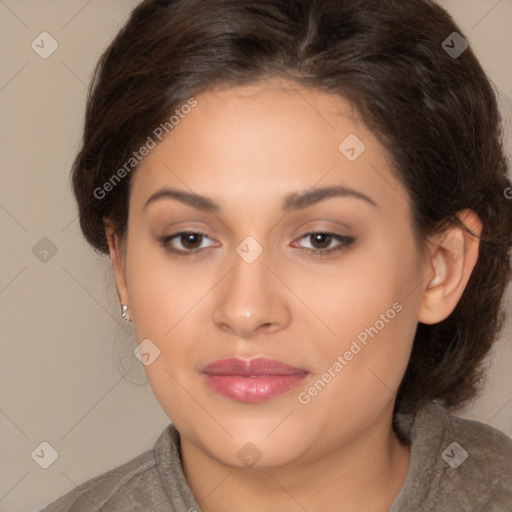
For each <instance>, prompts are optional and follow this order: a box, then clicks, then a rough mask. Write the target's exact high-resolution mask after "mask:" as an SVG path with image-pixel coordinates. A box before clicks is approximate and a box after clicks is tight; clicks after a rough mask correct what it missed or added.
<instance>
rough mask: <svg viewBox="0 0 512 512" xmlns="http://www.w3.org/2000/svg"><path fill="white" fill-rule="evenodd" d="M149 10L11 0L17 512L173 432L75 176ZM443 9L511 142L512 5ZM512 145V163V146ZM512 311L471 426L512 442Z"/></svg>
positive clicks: (10, 451) (5, 312)
mask: <svg viewBox="0 0 512 512" xmlns="http://www.w3.org/2000/svg"><path fill="white" fill-rule="evenodd" d="M136 3H137V2H136V1H135V0H123V1H121V0H103V1H100V0H90V1H86V0H80V1H78V0H72V1H70V0H45V1H43V0H39V1H35V0H32V1H29V0H16V1H15V0H0V33H1V34H2V36H1V39H2V41H1V42H2V45H1V50H0V52H1V62H2V67H1V72H0V73H1V74H0V119H1V123H0V130H1V139H0V140H1V143H2V148H1V155H2V156H1V166H2V167H1V168H2V173H1V185H0V228H1V230H2V238H1V240H2V241H1V245H0V251H1V262H2V265H1V269H0V311H1V331H0V332H1V343H2V346H1V363H0V442H1V450H2V453H1V455H0V461H1V470H0V510H1V511H4V512H5V511H9V512H25V511H35V510H38V509H39V508H40V507H42V506H43V505H44V504H46V503H48V502H49V501H51V500H53V499H55V498H57V497H58V496H60V495H62V494H63V493H65V492H67V491H69V490H71V489H72V488H73V487H74V486H75V485H76V484H78V483H81V482H83V481H84V480H86V479H88V478H90V477H92V476H95V475H97V474H99V473H101V472H104V471H106V470H107V469H109V468H111V467H113V466H116V465H118V464H121V463H122V462H124V461H126V460H128V459H129V458H131V457H134V456H135V455H137V454H139V453H141V452H142V451H144V450H145V449H148V448H150V447H151V446H152V445H153V442H154V441H155V439H156V437H157V436H158V434H159V433H160V432H161V430H162V429H163V428H164V427H165V425H166V424H167V423H168V418H167V417H166V416H165V415H164V413H163V412H162V411H161V410H160V408H159V406H158V404H157V403H156V400H155V399H154V398H153V396H152V394H151V391H150V389H149V385H147V384H144V383H145V377H144V374H143V372H142V370H141V367H140V366H139V363H138V361H137V360H136V359H135V358H134V357H133V354H132V353H131V350H132V348H133V346H132V343H133V340H132V338H131V330H130V327H129V326H126V325H125V324H124V323H123V322H122V321H121V320H120V319H119V315H118V304H117V299H116V297H115V294H114V288H113V283H112V279H111V276H110V272H109V262H108V260H107V258H105V257H98V256H97V255H95V254H94V253H93V252H92V250H91V249H90V248H89V247H88V246H87V245H86V243H85V242H84V241H83V240H82V237H81V234H80V232H79V228H78V223H77V219H76V209H75V204H74V201H73V198H72V195H71V192H70V188H69V179H68V176H69V168H70V164H71V162H72V159H73V156H74V154H75V152H76V149H77V147H78V142H79V137H80V131H81V128H82V116H83V112H84V102H85V95H86V90H87V89H86V84H87V83H88V81H89V79H90V77H91V72H92V69H93V66H94V64H95V63H96V61H97V59H98V57H99V55H100V53H101V51H102V50H103V49H104V47H105V46H106V45H107V43H108V42H109V41H110V40H111V38H112V37H113V36H114V34H115V33H116V31H117V30H118V29H119V28H120V26H121V24H122V23H123V21H124V20H125V18H126V16H127V14H128V13H129V11H130V10H131V9H132V8H133V7H134V6H135V5H136ZM441 4H442V5H443V6H444V7H446V8H447V9H448V10H449V11H450V12H451V13H452V14H453V16H454V17H455V19H456V21H458V23H459V24H460V26H461V28H462V30H463V31H465V32H466V35H467V37H468V39H469V40H470V43H471V45H472V47H473V49H474V50H475V52H476V54H477V55H478V56H479V58H480V59H481V61H482V63H483V65H484V67H485V69H486V70H487V72H488V73H489V75H490V77H491V79H492V80H493V82H494V83H495V84H496V86H497V87H498V88H499V90H500V94H501V106H502V110H503V113H504V115H505V116H506V119H507V126H508V128H507V129H508V140H509V141H510V134H511V133H512V131H511V129H510V127H511V125H512V100H511V98H512V76H511V62H510V55H512V30H510V28H511V27H510V22H511V20H512V1H511V0H501V1H497V0H443V1H442V2H441ZM43 31H46V32H48V33H50V34H51V36H52V37H53V38H55V40H56V41H57V42H58V45H59V46H58V49H57V50H56V51H55V53H53V54H52V55H51V56H50V57H49V58H47V59H42V58H41V57H40V56H39V55H38V54H37V53H36V52H35V51H34V50H33V49H32V48H31V42H32V41H33V40H34V39H35V38H36V37H37V36H38V35H39V34H40V33H41V32H43ZM447 36H448V34H447ZM454 87H456V84H454ZM508 148H509V153H510V151H511V149H512V144H510V142H508ZM504 200H505V199H504ZM42 237H47V238H49V239H50V240H51V241H52V243H53V244H54V245H55V247H56V248H57V253H56V254H55V255H53V256H51V253H50V254H49V255H48V261H47V262H42V261H40V260H39V259H38V258H36V256H35V255H34V254H33V252H32V248H33V247H34V245H35V244H36V243H37V242H38V241H39V240H40V239H41V238H42ZM50 256H51V257H50ZM507 308H508V313H509V315H508V322H507V326H506V328H505V331H504V333H503V336H502V339H501V341H500V343H499V344H498V345H497V346H496V350H495V353H494V354H493V357H492V358H489V365H490V374H489V378H488V381H487V385H486V388H485V392H484V394H483V396H482V398H481V399H480V400H479V401H478V402H477V403H476V404H475V405H474V407H472V408H470V409H466V410H465V411H464V415H465V416H468V417H471V418H475V419H478V420H480V421H483V422H485V423H489V424H490V425H492V426H494V427H496V428H499V429H501V430H503V431H504V432H506V433H507V435H509V436H512V378H511V375H512V343H511V341H512V309H511V305H510V301H509V302H508V304H507ZM130 367H131V370H130ZM122 374H125V375H126V379H123V377H122ZM43 441H46V442H48V443H50V444H51V445H52V446H53V447H54V448H55V450H56V451H57V452H58V458H57V460H56V461H55V463H53V464H52V465H51V466H50V467H49V468H48V469H42V468H41V467H39V466H38V465H37V464H36V463H35V462H34V460H33V459H32V458H31V453H32V452H33V450H34V449H35V448H36V447H37V446H38V445H39V444H40V443H41V442H43Z"/></svg>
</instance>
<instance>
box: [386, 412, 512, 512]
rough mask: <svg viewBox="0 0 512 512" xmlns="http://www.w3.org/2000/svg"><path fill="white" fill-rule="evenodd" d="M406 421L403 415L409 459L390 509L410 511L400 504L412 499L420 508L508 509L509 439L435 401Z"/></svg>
mask: <svg viewBox="0 0 512 512" xmlns="http://www.w3.org/2000/svg"><path fill="white" fill-rule="evenodd" d="M408 421H409V420H408V419H407V417H403V418H402V419H401V420H399V423H400V422H401V424H402V427H403V428H404V430H405V431H408V432H407V436H408V437H409V438H410V439H411V461H410V465H409V472H408V474H407V477H406V481H405V483H404V486H403V488H402V491H401V493H400V494H399V496H398V498H397V500H396V506H395V507H393V508H392V509H391V511H392V512H401V511H402V510H406V509H407V510H409V508H405V504H406V503H407V507H409V506H410V505H411V499H412V500H413V501H414V500H415V499H417V500H418V505H420V503H421V506H420V510H425V511H427V510H432V511H433V510H435V511H436V512H442V511H453V510H468V511H469V510H471V511H473V510H475V511H479V510H482V511H483V510H485V511H486V512H502V511H504V510H511V509H512V440H511V439H510V438H509V437H507V436H506V435H505V434H503V433H502V432H500V431H499V430H496V429H494V428H492V427H490V426H489V425H486V424H484V423H481V422H478V421H474V420H468V419H463V418H459V417H457V416H454V415H453V414H451V413H449V412H448V411H447V410H446V409H444V408H443V407H442V406H440V405H438V404H429V405H427V406H426V407H424V408H423V409H421V410H420V411H419V413H418V415H417V416H416V418H415V419H414V421H413V422H410V424H409V425H407V423H408ZM415 494H416V495H417V498H412V496H413V495H415ZM399 505H401V506H399ZM402 507H403V508H402ZM426 507H428V508H426Z"/></svg>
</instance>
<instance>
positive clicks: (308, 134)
mask: <svg viewBox="0 0 512 512" xmlns="http://www.w3.org/2000/svg"><path fill="white" fill-rule="evenodd" d="M195 100H196V101H197V105H196V106H195V107H194V108H192V109H190V112H189V113H188V114H186V115H183V116H182V117H181V119H180V120H179V123H178V124H177V125H176V126H175V127H174V128H173V129H172V131H171V132H170V133H169V135H168V136H167V137H166V138H164V139H163V141H162V142H161V143H159V144H158V145H157V147H156V148H155V149H153V150H152V151H151V152H150V153H149V155H148V156H147V157H146V158H145V159H144V160H143V162H142V163H141V165H140V166H139V169H138V170H137V172H136V173H135V175H134V176H133V182H132V190H133V196H134V199H135V200H136V201H139V200H140V201H142V200H143V199H144V198H146V199H147V197H149V195H150V194H152V193H154V191H155V190H156V189H158V187H164V186H173V187H179V188H181V189H185V190H187V189H188V190H189V191H194V192H197V193H201V194H205V195H208V196H210V197H218V198H219V201H221V200H230V199H231V200H238V201H241V200H242V199H245V200H248V199H249V198H251V197H252V198H254V199H255V200H258V199H259V200H260V201H263V200H264V199H267V198H268V197H270V196H273V195H276V196H280V197H282V196H283V195H284V194H285V192H289V191H292V190H295V189H297V190H299V189H300V190H302V189H307V188H311V187H314V186H315V185H317V184H318V185H322V186H329V185H344V186H347V187H351V188H359V189H365V190H366V191H368V192H371V191H372V189H374V190H375V191H378V189H379V187H380V188H382V177H381V178H378V175H379V173H380V175H382V173H383V172H386V173H387V174H388V175H389V176H387V178H388V180H392V181H393V180H394V177H393V176H392V175H391V172H390V165H389V163H388V155H387V153H386V151H385V150H384V148H383V147H382V146H381V145H380V143H379V142H378V140H377V138H376V137H375V136H374V135H373V134H372V133H371V132H370V131H369V130H368V129H367V128H366V127H365V125H364V123H363V122H362V121H361V120H360V119H359V117H358V115H357V112H356V111H355V109H354V108H353V107H352V105H351V104H350V103H349V102H348V101H347V100H345V99H343V98H340V97H338V96H333V95H331V94H328V93H325V92H321V91H318V90H313V89H307V88H304V87H300V86H298V85H293V86H292V85H291V84H290V85H289V84H286V83H282V82H281V83H276V82H269V83H260V84H258V85H250V86H242V87H232V88H225V89H222V90H214V91H209V92H206V93H204V94H202V95H199V96H197V97H196V98H195ZM376 173H377V174H376ZM394 185H395V187H396V186H400V185H399V184H398V183H395V184H394Z"/></svg>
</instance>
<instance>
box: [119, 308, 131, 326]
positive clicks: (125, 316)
mask: <svg viewBox="0 0 512 512" xmlns="http://www.w3.org/2000/svg"><path fill="white" fill-rule="evenodd" d="M127 311H128V306H125V305H124V304H121V318H122V319H123V320H124V321H125V322H131V320H130V317H129V316H128V313H127Z"/></svg>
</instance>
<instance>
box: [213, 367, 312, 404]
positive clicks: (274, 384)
mask: <svg viewBox="0 0 512 512" xmlns="http://www.w3.org/2000/svg"><path fill="white" fill-rule="evenodd" d="M306 376H307V374H305V373H298V374H293V375H262V376H261V377H241V376H240V375H208V374H205V377H206V382H207V384H208V386H210V388H211V389H212V390H213V391H215V392H217V393H219V394H220V395H224V396H227V397H228V398H232V399H233V400H237V401H239V402H248V403H258V402H265V401H267V400H270V399H271V398H274V397H275V396H278V395H281V394H283V393H286V392H287V391H289V390H290V389H293V388H294V387H296V386H298V385H299V384H300V383H301V382H302V381H303V380H304V379H305V378H306Z"/></svg>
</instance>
